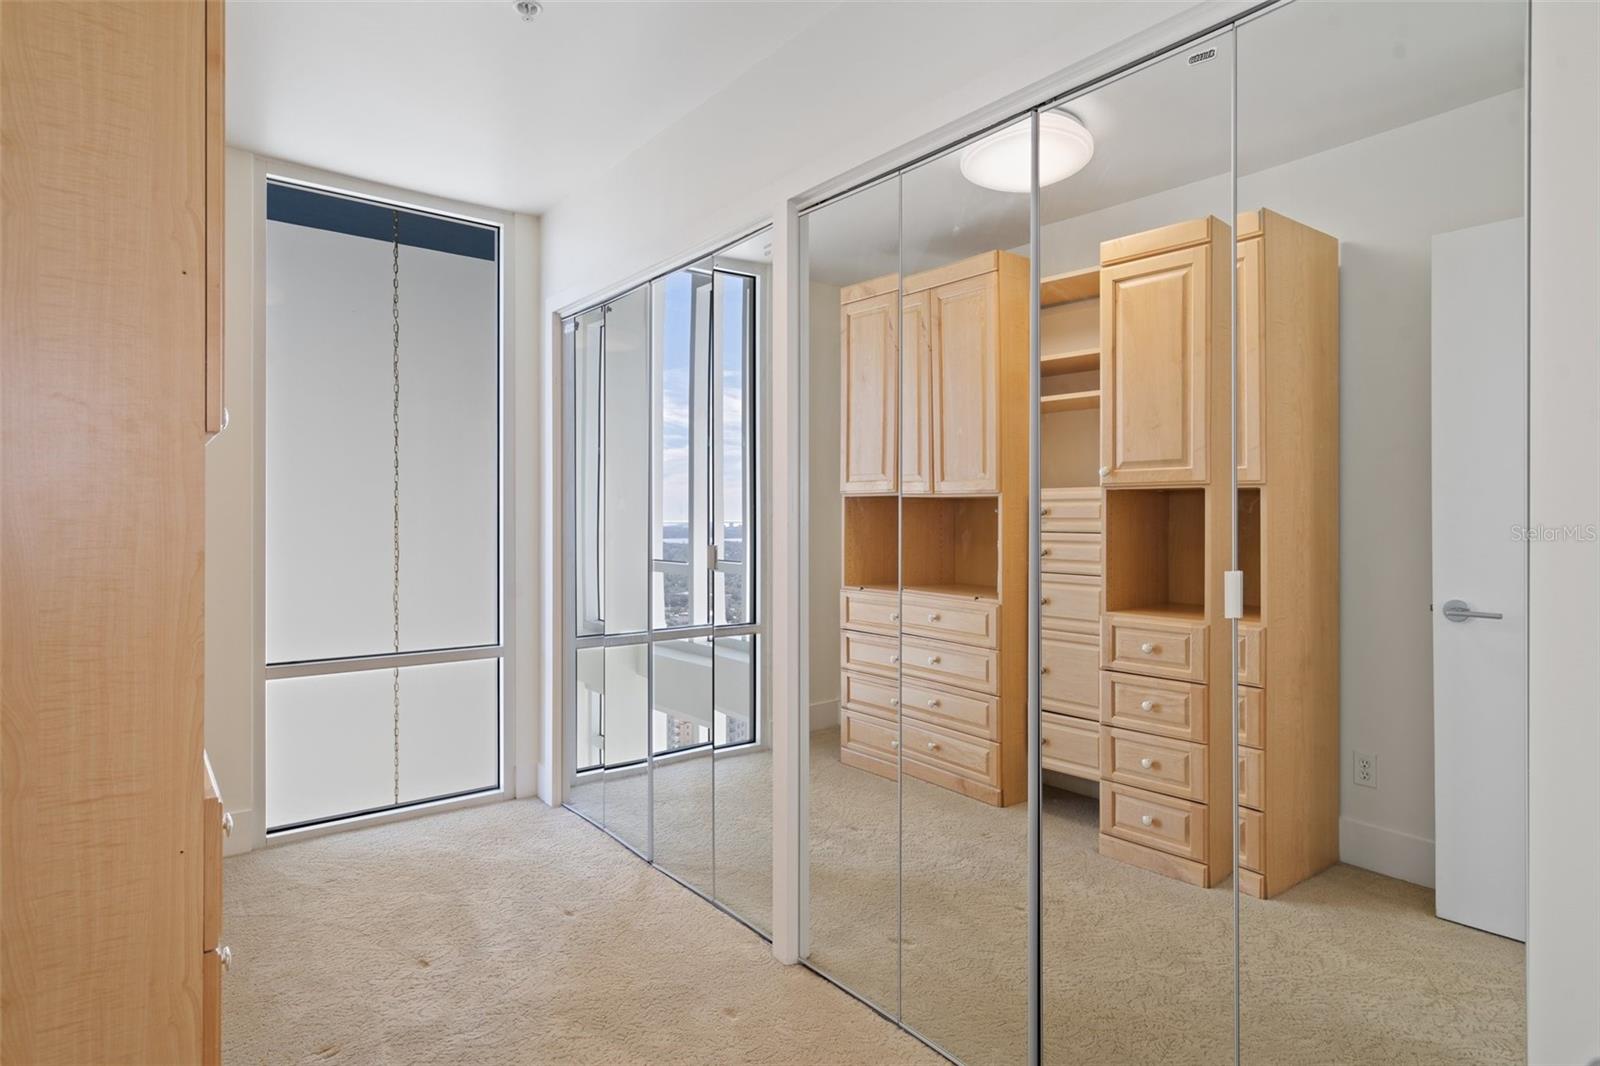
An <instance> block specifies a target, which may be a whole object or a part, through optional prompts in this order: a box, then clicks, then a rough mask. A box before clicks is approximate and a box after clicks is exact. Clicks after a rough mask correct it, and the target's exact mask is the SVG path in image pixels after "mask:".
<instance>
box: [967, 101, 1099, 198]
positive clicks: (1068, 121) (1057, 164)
mask: <svg viewBox="0 0 1600 1066" xmlns="http://www.w3.org/2000/svg"><path fill="white" fill-rule="evenodd" d="M1028 140H1029V138H1028V124H1027V123H1026V122H1014V123H1012V124H1011V125H1009V126H1007V127H1006V128H1005V129H1003V130H999V131H998V132H995V133H991V134H990V135H989V136H987V137H985V138H983V139H982V140H980V141H978V142H976V143H975V144H972V145H970V146H968V147H967V148H966V149H965V150H964V151H963V152H962V153H961V176H962V177H964V178H966V179H967V180H968V181H970V182H972V183H973V184H974V185H981V186H983V187H984V188H985V189H993V190H995V191H996V192H1027V191H1028V184H1029V178H1030V174H1029V166H1028V163H1029V159H1028ZM1093 157H1094V137H1093V136H1091V135H1090V133H1089V131H1088V129H1086V128H1085V127H1084V125H1083V123H1081V122H1079V121H1078V120H1077V119H1076V118H1074V117H1072V116H1071V115H1069V114H1067V113H1066V112H1064V111H1046V112H1044V113H1042V114H1041V115H1040V116H1039V187H1040V188H1041V189H1042V188H1044V187H1045V186H1046V185H1054V184H1055V183H1056V182H1058V181H1065V180H1066V179H1067V178H1070V177H1072V175H1074V174H1076V173H1077V172H1078V171H1080V170H1082V169H1083V168H1084V167H1085V166H1087V165H1088V163H1089V160H1090V159H1092V158H1093Z"/></svg>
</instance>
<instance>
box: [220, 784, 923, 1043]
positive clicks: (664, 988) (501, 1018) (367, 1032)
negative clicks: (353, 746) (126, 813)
mask: <svg viewBox="0 0 1600 1066" xmlns="http://www.w3.org/2000/svg"><path fill="white" fill-rule="evenodd" d="M729 798H730V799H731V798H732V797H731V796H730V797H729ZM224 876H225V878H226V904H225V913H224V934H225V939H226V940H227V941H228V943H229V944H230V945H231V946H232V948H233V949H234V959H235V962H234V966H233V970H232V972H231V973H230V974H229V975H228V977H227V979H226V985H225V996H224V1000H223V1002H224V1011H225V1013H224V1018H223V1043H224V1059H225V1061H227V1062H229V1063H232V1064H234V1066H240V1064H245V1063H249V1064H257V1063H272V1064H278V1063H325V1062H343V1063H360V1064H363V1066H366V1064H379V1063H471V1064H491V1063H521V1064H543V1063H606V1064H623V1063H684V1064H693V1063H733V1062H750V1063H874V1064H875V1063H937V1062H939V1061H940V1060H939V1058H938V1056H936V1055H934V1054H933V1053H932V1052H930V1051H928V1050H927V1049H926V1048H924V1047H922V1046H921V1045H920V1044H918V1043H917V1042H916V1041H915V1040H913V1039H912V1038H911V1037H909V1036H906V1035H905V1034H904V1033H901V1032H899V1031H898V1030H896V1029H895V1028H894V1027H893V1026H892V1025H890V1024H889V1023H888V1022H886V1021H884V1020H883V1019H882V1018H879V1017H878V1016H876V1015H874V1014H873V1013H872V1012H871V1011H870V1010H868V1009H867V1008H866V1007H863V1006H862V1005H861V1004H859V1003H857V1002H855V1001H854V1000H852V999H851V998H850V997H849V996H847V995H845V994H844V993H843V992H840V991H839V990H838V989H836V988H833V987H832V986H831V985H829V984H828V983H827V982H826V981H824V980H822V979H821V978H820V977H817V976H816V975H815V974H813V973H810V972H809V971H807V970H805V969H804V968H802V967H798V966H783V965H780V964H779V963H778V962H777V961H776V960H775V959H773V957H772V954H771V949H770V948H769V946H768V945H767V944H766V943H765V942H764V941H763V940H761V939H760V938H759V937H757V936H756V935H755V934H753V933H751V932H750V931H749V930H747V929H745V928H744V927H743V926H741V925H739V924H738V923H737V922H735V921H734V920H733V919H731V918H729V917H727V916H726V915H723V914H721V913H719V912H718V911H716V910H715V909H714V908H712V907H710V906H709V905H707V904H706V903H705V902H704V901H703V900H701V899H699V898H697V897H696V896H694V895H693V894H692V893H690V892H689V891H688V890H686V889H684V888H683V887H681V886H680V885H677V884H674V883H673V882H672V881H671V880H669V879H667V878H665V877H663V876H661V875H660V874H659V873H657V872H656V871H654V870H652V869H651V868H650V867H648V866H646V865H645V864H644V863H643V862H641V861H639V860H638V859H637V858H635V857H634V856H633V855H630V854H628V853H627V852H626V851H624V850H623V849H622V848H620V847H618V846H617V845H616V843H615V842H613V841H612V840H610V839H609V838H607V837H606V836H605V835H604V834H602V833H601V832H600V831H599V830H597V829H595V828H594V827H592V826H590V825H588V824H587V823H585V822H584V821H583V820H582V819H580V818H578V817H577V816H576V815H574V814H572V813H571V812H569V811H563V810H551V809H549V808H547V807H545V806H543V805H542V804H540V803H538V802H537V801H521V802H514V803H500V804H495V805H492V806H487V807H478V808H473V809H471V810H465V811H458V812H454V813H450V814H440V815H434V816H431V817H425V818H418V819H416V820H414V821H408V822H401V823H396V824H393V825H389V826H383V827H376V828H371V829H361V830H355V831H352V832H349V833H343V834H338V835H334V836H327V837H322V838H319V839H315V840H308V841H304V842H300V843H295V844H290V845H286V846H284V847H278V848H268V849H265V850H262V851H257V852H253V853H251V854H248V855H241V856H238V857H236V858H232V859H229V860H227V862H226V864H225V872H224ZM768 878H769V883H770V867H769V874H768Z"/></svg>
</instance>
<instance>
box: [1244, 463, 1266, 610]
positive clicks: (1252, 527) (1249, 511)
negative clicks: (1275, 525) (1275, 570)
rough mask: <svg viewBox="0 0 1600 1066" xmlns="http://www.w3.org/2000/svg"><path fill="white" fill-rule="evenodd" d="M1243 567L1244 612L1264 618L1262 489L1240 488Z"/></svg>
mask: <svg viewBox="0 0 1600 1066" xmlns="http://www.w3.org/2000/svg"><path fill="white" fill-rule="evenodd" d="M1239 569H1240V570H1242V571H1243V572H1244V613H1245V618H1246V619H1247V620H1248V619H1250V615H1251V613H1252V612H1254V614H1255V618H1254V621H1258V622H1259V621H1260V620H1261V490H1260V489H1255V488H1251V489H1240V490H1239Z"/></svg>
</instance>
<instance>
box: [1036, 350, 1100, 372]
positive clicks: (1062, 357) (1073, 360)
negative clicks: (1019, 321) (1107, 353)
mask: <svg viewBox="0 0 1600 1066" xmlns="http://www.w3.org/2000/svg"><path fill="white" fill-rule="evenodd" d="M1099 369H1100V349H1099V348H1078V349H1076V350H1073V351H1066V352H1041V353H1039V373H1040V374H1077V373H1079V372H1081V371H1085V370H1099Z"/></svg>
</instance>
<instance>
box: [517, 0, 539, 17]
mask: <svg viewBox="0 0 1600 1066" xmlns="http://www.w3.org/2000/svg"><path fill="white" fill-rule="evenodd" d="M515 6H516V9H517V14H519V15H521V16H522V21H523V22H532V21H533V16H535V15H537V14H538V13H539V12H541V11H543V10H544V5H543V4H541V3H539V0H517V2H516V5H515Z"/></svg>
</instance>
